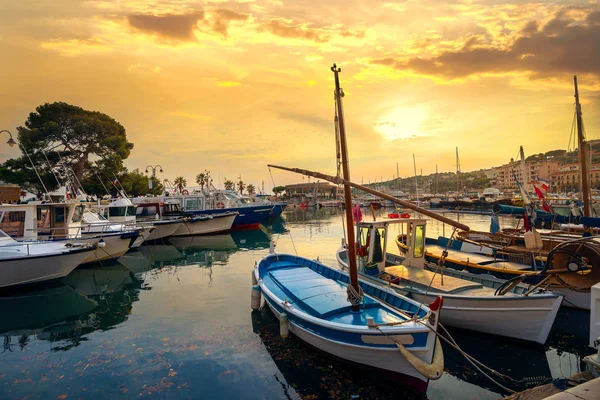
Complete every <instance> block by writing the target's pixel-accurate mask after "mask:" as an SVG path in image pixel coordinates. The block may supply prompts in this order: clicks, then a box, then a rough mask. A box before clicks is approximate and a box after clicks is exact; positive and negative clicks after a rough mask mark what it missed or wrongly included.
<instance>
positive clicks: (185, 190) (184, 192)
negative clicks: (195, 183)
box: [181, 189, 190, 194]
mask: <svg viewBox="0 0 600 400" xmlns="http://www.w3.org/2000/svg"><path fill="white" fill-rule="evenodd" d="M181 194H190V192H188V191H187V189H183V190H182V191H181Z"/></svg>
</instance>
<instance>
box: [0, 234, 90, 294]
mask: <svg viewBox="0 0 600 400" xmlns="http://www.w3.org/2000/svg"><path fill="white" fill-rule="evenodd" d="M94 248H95V246H92V245H89V244H87V243H86V244H74V243H72V242H25V243H24V242H17V241H16V240H14V239H13V238H11V237H10V236H8V235H7V234H5V233H4V232H2V231H0V288H4V287H9V286H17V285H26V284H31V283H38V282H44V281H50V280H54V279H59V278H63V277H65V276H67V275H68V274H69V273H70V272H71V271H73V270H74V269H75V268H77V266H79V265H80V264H81V263H82V262H83V261H84V260H85V259H86V258H87V257H89V256H90V255H91V254H93V252H94Z"/></svg>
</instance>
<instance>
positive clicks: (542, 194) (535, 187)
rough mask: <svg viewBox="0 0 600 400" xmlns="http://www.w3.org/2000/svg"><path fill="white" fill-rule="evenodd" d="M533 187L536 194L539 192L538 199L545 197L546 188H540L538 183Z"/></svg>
mask: <svg viewBox="0 0 600 400" xmlns="http://www.w3.org/2000/svg"><path fill="white" fill-rule="evenodd" d="M533 189H534V190H535V194H537V197H538V199H543V198H544V196H545V194H546V193H545V190H542V189H540V188H539V187H538V186H537V185H533Z"/></svg>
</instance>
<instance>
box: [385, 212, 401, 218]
mask: <svg viewBox="0 0 600 400" xmlns="http://www.w3.org/2000/svg"><path fill="white" fill-rule="evenodd" d="M388 218H400V214H398V213H389V214H388Z"/></svg>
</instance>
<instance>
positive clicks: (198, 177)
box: [196, 172, 206, 192]
mask: <svg viewBox="0 0 600 400" xmlns="http://www.w3.org/2000/svg"><path fill="white" fill-rule="evenodd" d="M196 183H197V184H198V185H200V190H202V191H203V192H204V185H206V174H205V173H204V172H200V173H199V174H198V175H196Z"/></svg>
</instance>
